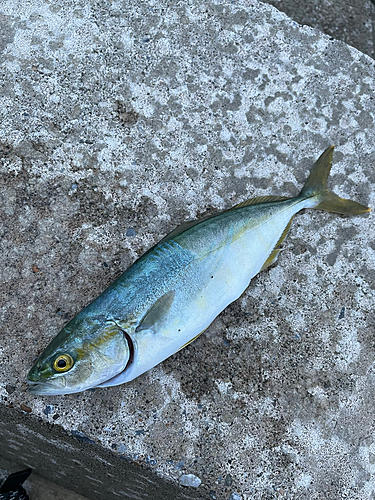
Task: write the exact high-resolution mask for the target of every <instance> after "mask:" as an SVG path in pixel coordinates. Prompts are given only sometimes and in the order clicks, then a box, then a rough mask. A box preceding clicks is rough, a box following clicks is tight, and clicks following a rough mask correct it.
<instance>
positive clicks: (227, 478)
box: [224, 474, 232, 486]
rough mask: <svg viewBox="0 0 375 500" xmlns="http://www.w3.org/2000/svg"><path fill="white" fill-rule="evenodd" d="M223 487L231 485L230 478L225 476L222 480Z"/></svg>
mask: <svg viewBox="0 0 375 500" xmlns="http://www.w3.org/2000/svg"><path fill="white" fill-rule="evenodd" d="M224 484H225V486H230V485H231V484H232V476H231V475H230V474H227V475H226V476H225V479H224Z"/></svg>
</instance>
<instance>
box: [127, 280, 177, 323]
mask: <svg viewBox="0 0 375 500" xmlns="http://www.w3.org/2000/svg"><path fill="white" fill-rule="evenodd" d="M174 296H175V291H174V290H171V291H170V292H167V293H165V294H164V295H163V296H162V297H160V298H159V299H158V300H157V301H156V302H155V304H154V305H152V306H151V308H150V309H149V310H148V311H147V312H146V314H145V315H144V316H143V318H142V320H141V322H140V324H139V325H138V327H137V328H136V333H137V332H140V331H142V330H155V326H156V325H157V323H160V322H161V321H162V320H163V319H164V318H165V317H166V316H167V315H168V313H169V311H170V309H171V307H172V304H173V300H174Z"/></svg>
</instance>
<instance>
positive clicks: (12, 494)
mask: <svg viewBox="0 0 375 500" xmlns="http://www.w3.org/2000/svg"><path fill="white" fill-rule="evenodd" d="M30 474H31V469H25V470H23V471H20V472H14V473H13V474H10V476H8V477H7V478H6V480H5V481H4V483H3V484H2V486H1V488H0V500H29V496H28V494H27V493H26V491H25V489H24V488H23V487H22V486H21V485H22V483H23V482H24V481H26V479H27V478H28V477H29V476H30Z"/></svg>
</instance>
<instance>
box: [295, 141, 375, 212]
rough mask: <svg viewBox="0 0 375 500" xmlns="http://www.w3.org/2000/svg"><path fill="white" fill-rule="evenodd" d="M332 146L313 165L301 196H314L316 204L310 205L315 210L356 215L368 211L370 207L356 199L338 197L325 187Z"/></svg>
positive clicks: (330, 162)
mask: <svg viewBox="0 0 375 500" xmlns="http://www.w3.org/2000/svg"><path fill="white" fill-rule="evenodd" d="M333 149H334V146H330V147H329V148H328V149H326V150H325V151H324V153H323V154H322V155H321V156H320V158H319V159H318V160H317V161H316V163H315V165H314V166H313V168H312V170H311V172H310V175H309V177H308V179H307V181H306V183H305V185H304V187H303V189H302V191H301V192H300V197H301V198H313V197H314V198H316V199H317V204H316V205H315V206H314V207H312V208H316V209H317V210H325V211H327V212H335V213H338V214H344V215H358V214H364V213H366V212H370V210H371V208H369V207H366V206H365V205H361V204H360V203H357V202H356V201H352V200H346V199H344V198H340V197H339V196H337V194H335V193H333V192H332V191H329V189H327V178H328V175H329V172H330V170H331V167H332V156H333Z"/></svg>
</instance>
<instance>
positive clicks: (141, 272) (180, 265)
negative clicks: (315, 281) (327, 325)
mask: <svg viewBox="0 0 375 500" xmlns="http://www.w3.org/2000/svg"><path fill="white" fill-rule="evenodd" d="M332 155H333V146H332V147H330V148H328V149H327V150H326V151H325V152H324V153H323V154H322V155H321V157H320V158H319V159H318V161H317V162H316V163H315V165H314V167H313V168H312V170H311V173H310V176H309V178H308V179H307V181H306V184H305V186H304V187H303V189H302V191H301V192H300V194H299V195H298V196H297V197H295V198H286V197H279V196H262V197H260V198H255V199H251V200H247V201H245V202H243V203H240V204H239V205H236V206H235V207H233V208H231V209H229V210H226V211H225V212H221V213H218V214H217V215H214V216H212V217H206V218H204V219H202V220H200V221H190V222H186V223H185V224H182V225H181V226H179V227H177V228H176V229H175V230H174V231H172V232H171V233H170V234H169V235H168V236H166V237H165V238H164V239H163V240H161V241H160V242H159V243H158V244H157V245H155V246H154V247H153V248H151V249H150V250H149V251H148V252H147V253H146V254H144V255H143V256H142V257H141V258H140V259H139V260H137V261H136V262H135V263H134V264H133V265H132V266H131V267H130V268H129V269H128V270H127V271H125V272H124V274H122V275H121V276H120V277H119V278H118V279H117V280H116V281H115V282H114V283H112V285H110V286H109V287H108V288H107V289H106V290H105V291H104V292H103V293H102V294H101V295H100V296H99V297H98V298H97V299H96V300H94V301H93V302H92V303H91V304H89V305H88V306H87V307H85V308H84V309H83V311H81V312H80V313H79V314H78V315H77V316H76V317H75V318H73V319H72V320H71V321H70V322H69V323H68V324H67V325H66V326H65V327H64V328H63V329H62V330H61V332H60V333H59V334H58V335H57V336H56V337H55V338H54V339H53V340H52V342H51V343H50V344H49V345H48V347H47V348H46V350H45V351H44V352H43V353H42V354H41V356H40V357H39V359H38V360H37V362H36V363H35V365H34V366H33V367H32V369H31V370H30V372H29V374H28V382H29V390H30V391H31V392H32V393H34V394H47V395H48V394H51V395H52V394H68V393H73V392H80V391H84V390H86V389H89V388H92V387H109V386H114V385H120V384H123V383H124V382H129V381H130V380H133V379H134V378H136V377H138V376H139V375H141V374H142V373H144V372H146V371H147V370H149V369H150V368H152V367H154V366H155V365H157V364H158V363H160V362H161V361H163V360H164V359H166V358H168V357H169V356H171V355H172V354H174V353H175V352H177V351H179V350H180V349H182V348H183V347H184V346H186V345H187V344H189V343H190V342H192V341H193V340H194V339H195V338H196V337H198V336H199V335H200V334H201V333H202V332H203V331H204V330H205V329H206V328H207V327H208V326H209V325H210V323H212V321H213V320H214V319H215V318H216V316H217V315H218V314H219V313H220V312H221V311H223V310H224V309H225V308H226V307H227V306H228V304H230V303H231V302H233V301H234V300H236V299H238V297H239V296H240V295H241V294H242V293H243V291H244V290H245V289H246V288H247V287H248V285H249V283H250V280H251V278H253V277H254V276H255V275H256V274H257V273H259V271H261V270H262V269H265V268H267V267H268V266H270V265H271V264H273V263H274V262H275V261H276V259H277V256H278V253H279V251H280V248H279V246H280V244H281V243H282V241H283V240H284V238H285V237H286V235H287V233H288V231H289V228H290V225H291V222H292V219H293V217H294V215H295V214H296V213H297V212H299V211H300V210H303V209H306V208H314V209H317V210H326V211H328V212H336V213H339V214H345V215H357V214H363V213H366V212H369V211H370V210H371V209H370V208H368V207H366V206H364V205H361V204H359V203H357V202H355V201H351V200H345V199H343V198H339V197H338V196H337V195H335V194H334V193H332V192H331V191H329V190H328V189H327V177H328V174H329V171H330V169H331V165H332Z"/></svg>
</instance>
